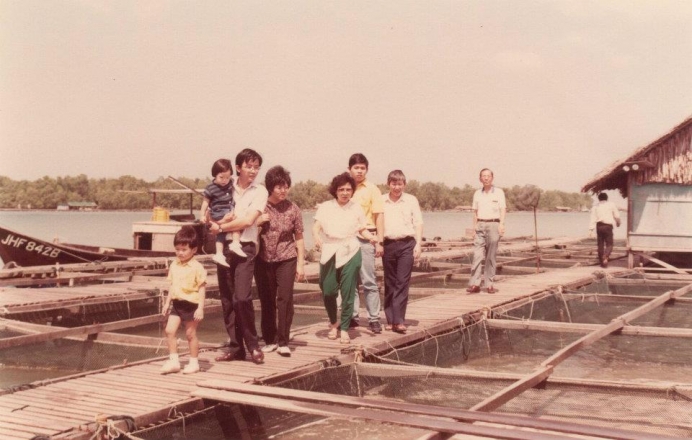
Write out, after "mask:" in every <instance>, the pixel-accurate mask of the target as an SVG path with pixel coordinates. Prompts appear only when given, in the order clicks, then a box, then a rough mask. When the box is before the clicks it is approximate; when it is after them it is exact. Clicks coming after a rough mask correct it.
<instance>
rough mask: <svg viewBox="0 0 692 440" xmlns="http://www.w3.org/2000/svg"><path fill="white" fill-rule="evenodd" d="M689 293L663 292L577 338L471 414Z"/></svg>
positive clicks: (502, 401)
mask: <svg viewBox="0 0 692 440" xmlns="http://www.w3.org/2000/svg"><path fill="white" fill-rule="evenodd" d="M690 290H692V285H689V286H687V287H683V288H681V289H678V290H676V291H670V292H666V293H664V294H663V295H660V296H659V297H657V298H655V299H653V300H651V301H649V302H648V303H646V304H644V305H642V306H640V307H637V308H636V309H634V310H632V311H631V312H628V313H625V314H623V315H620V316H619V317H617V318H615V319H613V320H612V321H611V322H610V323H609V324H606V325H604V326H602V327H600V328H598V329H597V330H594V331H592V332H591V333H589V334H587V335H585V336H583V337H581V338H579V339H578V340H576V341H574V342H572V343H571V344H569V345H568V346H567V347H565V348H563V349H561V350H559V351H558V352H557V353H555V354H554V355H552V356H550V357H549V358H548V359H546V360H545V361H543V362H541V364H540V366H539V367H538V368H537V369H536V371H534V372H533V373H531V374H530V375H528V376H526V377H525V378H523V379H521V380H519V381H517V382H515V383H514V384H512V385H510V386H508V387H506V388H504V389H502V390H500V391H498V392H497V393H495V394H494V395H492V396H490V397H488V398H487V399H485V400H483V401H482V402H480V403H479V404H477V405H475V406H474V407H473V408H471V409H473V410H480V411H492V410H494V409H496V408H498V407H499V406H501V405H503V404H505V403H507V402H508V401H509V400H511V399H512V398H514V397H516V396H518V395H519V394H521V393H522V392H523V391H525V390H527V389H529V388H532V387H534V386H536V385H537V384H539V383H540V382H542V381H543V380H545V379H546V378H547V377H548V376H550V374H552V370H553V368H554V367H555V366H556V365H558V364H560V363H561V362H562V361H564V360H565V359H567V358H568V357H570V356H572V354H574V353H576V352H577V351H579V350H581V349H582V348H583V347H587V346H589V345H591V344H593V343H594V342H596V341H598V340H600V339H602V338H604V337H605V336H608V335H610V334H611V333H613V332H615V331H618V330H620V329H622V328H623V327H624V326H625V325H626V324H627V323H628V322H629V321H631V320H633V319H636V318H638V317H640V316H642V315H644V314H646V313H648V312H649V311H651V310H653V309H655V308H657V307H659V306H661V305H662V304H664V303H665V302H667V301H669V300H670V299H671V298H676V297H678V296H682V295H684V294H686V293H688V292H689V291H690Z"/></svg>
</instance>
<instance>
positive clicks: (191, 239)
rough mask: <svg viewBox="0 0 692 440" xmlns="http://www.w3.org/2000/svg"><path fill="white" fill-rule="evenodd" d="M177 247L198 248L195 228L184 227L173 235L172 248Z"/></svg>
mask: <svg viewBox="0 0 692 440" xmlns="http://www.w3.org/2000/svg"><path fill="white" fill-rule="evenodd" d="M178 245H181V246H182V245H188V246H190V248H191V249H192V248H196V247H198V246H199V242H198V240H197V232H195V228H193V227H192V226H190V225H185V226H183V227H182V228H180V230H178V232H176V233H175V237H173V246H178Z"/></svg>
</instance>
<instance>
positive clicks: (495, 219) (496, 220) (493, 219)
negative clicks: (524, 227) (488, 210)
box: [478, 218, 500, 223]
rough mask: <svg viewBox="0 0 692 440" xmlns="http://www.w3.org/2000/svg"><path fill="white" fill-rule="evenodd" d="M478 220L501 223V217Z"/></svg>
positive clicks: (480, 220)
mask: <svg viewBox="0 0 692 440" xmlns="http://www.w3.org/2000/svg"><path fill="white" fill-rule="evenodd" d="M478 221H479V222H497V223H500V219H499V218H489V219H482V218H479V219H478Z"/></svg>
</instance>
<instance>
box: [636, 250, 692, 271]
mask: <svg viewBox="0 0 692 440" xmlns="http://www.w3.org/2000/svg"><path fill="white" fill-rule="evenodd" d="M632 253H633V254H634V255H635V256H638V257H639V258H643V259H645V260H648V261H651V262H652V263H656V264H658V265H659V266H663V267H665V268H666V269H668V270H672V271H673V272H676V273H679V274H686V273H688V272H689V271H692V270H687V271H686V270H682V269H678V268H677V267H675V266H673V265H672V264H668V263H666V262H665V261H661V260H659V259H658V258H654V257H652V256H650V255H646V254H645V253H643V252H635V251H632Z"/></svg>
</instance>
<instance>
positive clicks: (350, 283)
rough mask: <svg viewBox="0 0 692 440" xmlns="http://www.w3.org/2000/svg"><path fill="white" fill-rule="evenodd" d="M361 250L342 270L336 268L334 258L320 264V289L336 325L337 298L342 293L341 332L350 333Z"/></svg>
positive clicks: (325, 306) (328, 314)
mask: <svg viewBox="0 0 692 440" xmlns="http://www.w3.org/2000/svg"><path fill="white" fill-rule="evenodd" d="M361 261H362V260H361V255H360V250H359V251H358V252H357V253H356V254H355V255H354V256H353V257H352V258H351V259H350V260H349V261H348V263H346V264H345V265H343V266H341V267H340V268H338V269H337V268H336V259H335V257H332V258H331V259H330V260H329V261H327V263H325V264H320V289H322V298H323V299H324V308H325V309H326V310H327V316H329V322H330V323H331V324H332V325H333V324H335V323H336V310H337V305H336V298H337V295H338V293H339V292H341V330H342V331H348V327H349V325H350V324H351V317H352V316H353V302H354V301H355V300H356V289H358V273H359V272H360V265H361Z"/></svg>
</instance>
